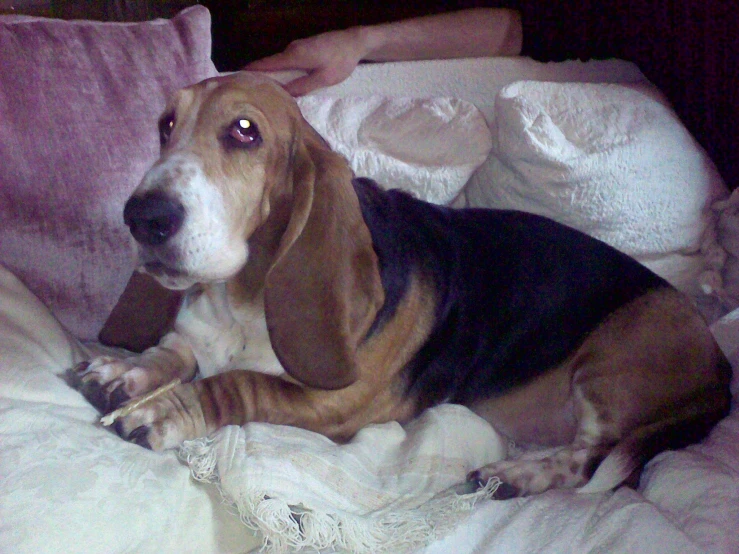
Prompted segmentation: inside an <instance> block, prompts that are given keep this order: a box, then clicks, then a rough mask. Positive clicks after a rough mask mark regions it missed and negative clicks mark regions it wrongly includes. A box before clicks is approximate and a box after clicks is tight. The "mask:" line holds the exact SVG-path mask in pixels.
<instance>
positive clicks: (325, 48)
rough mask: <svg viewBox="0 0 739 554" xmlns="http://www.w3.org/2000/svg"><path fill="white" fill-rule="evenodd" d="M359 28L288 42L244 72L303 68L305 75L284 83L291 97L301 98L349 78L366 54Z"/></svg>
mask: <svg viewBox="0 0 739 554" xmlns="http://www.w3.org/2000/svg"><path fill="white" fill-rule="evenodd" d="M366 51H367V50H366V46H365V44H364V39H363V33H362V29H361V28H360V27H354V28H351V29H346V30H342V31H331V32H328V33H323V34H320V35H315V36H312V37H308V38H305V39H299V40H295V41H293V42H291V43H290V44H289V45H288V46H287V48H285V50H284V51H283V52H281V53H279V54H275V55H273V56H269V57H267V58H263V59H261V60H257V61H254V62H251V63H250V64H247V65H246V67H244V69H245V70H247V71H283V70H290V69H302V70H304V71H306V72H307V75H305V76H303V77H298V78H297V79H294V80H292V81H290V82H289V83H287V84H285V85H284V87H285V89H286V90H287V91H288V92H289V93H290V94H292V95H293V96H303V95H304V94H308V93H309V92H311V91H313V90H315V89H317V88H322V87H328V86H331V85H336V84H338V83H340V82H342V81H343V80H344V79H346V78H347V77H349V75H351V74H352V72H353V71H354V68H355V67H357V64H359V62H360V61H361V60H362V58H363V57H364V55H365V54H366Z"/></svg>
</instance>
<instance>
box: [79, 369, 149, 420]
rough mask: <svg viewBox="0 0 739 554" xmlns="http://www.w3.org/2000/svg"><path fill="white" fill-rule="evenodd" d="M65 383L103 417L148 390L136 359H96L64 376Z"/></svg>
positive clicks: (144, 373)
mask: <svg viewBox="0 0 739 554" xmlns="http://www.w3.org/2000/svg"><path fill="white" fill-rule="evenodd" d="M67 381H68V382H69V384H70V385H72V387H74V388H75V389H77V390H78V391H80V392H81V393H82V395H83V396H84V397H85V398H86V399H87V401H88V402H90V404H92V405H93V406H95V407H96V408H97V409H98V410H99V411H100V412H102V413H107V412H110V411H111V410H115V409H116V408H117V407H118V406H120V405H121V404H123V403H124V402H127V401H128V400H130V399H131V398H133V397H135V396H139V395H142V394H145V393H147V392H149V390H151V387H152V383H151V379H150V378H149V376H148V375H147V370H146V369H145V368H143V367H139V366H137V365H136V358H126V359H120V358H114V357H112V356H99V357H97V358H94V359H93V360H91V361H89V362H82V363H80V364H77V365H76V366H75V367H73V368H72V369H70V370H69V371H68V372H67Z"/></svg>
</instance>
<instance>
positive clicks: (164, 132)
mask: <svg viewBox="0 0 739 554" xmlns="http://www.w3.org/2000/svg"><path fill="white" fill-rule="evenodd" d="M172 129H174V113H168V114H167V115H165V116H164V117H162V119H160V120H159V143H160V144H161V145H162V146H164V145H165V144H167V142H169V137H171V136H172Z"/></svg>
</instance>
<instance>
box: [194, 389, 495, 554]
mask: <svg viewBox="0 0 739 554" xmlns="http://www.w3.org/2000/svg"><path fill="white" fill-rule="evenodd" d="M180 455H181V457H182V459H183V460H186V461H187V463H188V464H189V466H190V469H191V471H192V475H193V477H194V478H195V479H197V480H200V481H206V482H209V483H213V484H215V485H217V486H218V488H219V489H220V491H221V494H222V495H223V497H224V499H226V501H228V502H231V503H232V504H233V505H234V506H235V507H236V508H237V509H238V512H239V515H240V517H241V520H242V521H243V522H244V523H245V524H246V525H247V526H249V527H251V528H252V529H254V530H256V531H259V532H260V533H261V534H262V536H263V538H264V545H263V550H266V551H268V552H294V551H301V550H310V551H315V550H320V549H337V550H345V551H348V552H352V553H362V552H372V553H379V552H392V553H394V554H398V553H401V552H408V551H411V550H414V549H417V548H420V547H422V546H424V545H426V544H428V543H429V542H431V541H432V540H434V539H436V538H438V537H440V536H443V535H444V534H446V533H447V532H448V531H450V530H451V529H452V528H453V527H454V526H455V524H457V523H458V522H459V521H460V519H461V518H462V517H464V516H465V515H466V514H467V513H469V511H470V510H471V509H472V507H473V506H474V505H475V503H476V502H478V501H479V500H481V499H483V498H489V497H490V495H491V494H492V492H494V490H495V488H497V485H494V484H492V483H491V484H490V485H489V486H488V487H487V488H486V489H485V490H481V491H478V492H476V493H469V494H468V493H466V492H465V491H464V487H460V486H459V485H460V483H463V482H464V479H465V476H466V474H467V473H468V472H469V471H471V470H473V469H476V468H477V467H480V466H482V465H484V464H486V463H490V462H493V461H497V460H500V459H502V458H504V457H505V455H506V443H505V442H504V441H503V440H502V439H501V437H500V436H499V435H498V434H497V433H496V432H495V431H494V430H493V429H492V427H491V426H490V425H489V424H488V423H487V422H485V421H484V420H482V419H481V418H479V417H477V416H476V415H474V414H473V413H472V412H471V411H469V410H468V409H466V408H464V407H462V406H457V405H451V404H448V405H442V406H438V407H436V408H433V409H430V410H427V411H426V412H425V413H424V414H423V415H422V416H421V417H420V418H418V419H416V420H414V421H413V422H411V423H409V424H408V425H406V426H405V427H402V426H401V425H399V424H398V423H386V424H382V425H371V426H369V427H367V428H365V429H363V430H361V431H360V432H359V433H358V434H357V435H356V436H355V438H354V439H353V440H352V441H351V442H349V443H347V444H343V445H339V444H336V443H334V442H332V441H330V440H329V439H327V438H326V437H324V436H323V435H319V434H317V433H313V432H311V431H306V430H304V429H298V428H295V427H287V426H278V425H269V424H264V423H249V424H247V425H245V426H244V427H237V426H230V427H226V428H224V429H221V430H220V431H219V432H218V433H216V434H215V435H213V436H212V437H211V438H208V439H198V440H194V441H188V442H186V443H185V444H184V445H183V447H182V450H181V452H180ZM458 492H460V493H459V494H458Z"/></svg>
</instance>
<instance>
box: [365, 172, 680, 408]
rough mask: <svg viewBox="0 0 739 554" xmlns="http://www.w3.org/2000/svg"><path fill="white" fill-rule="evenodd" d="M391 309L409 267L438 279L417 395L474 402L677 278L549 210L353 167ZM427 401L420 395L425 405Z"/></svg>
mask: <svg viewBox="0 0 739 554" xmlns="http://www.w3.org/2000/svg"><path fill="white" fill-rule="evenodd" d="M354 188H355V190H356V192H357V196H358V198H359V202H360V206H361V208H362V214H363V217H364V220H365V222H366V224H367V226H368V227H369V230H370V233H371V235H372V241H373V245H374V248H375V251H376V253H377V256H378V258H379V264H380V272H381V279H382V284H383V287H384V289H385V295H386V301H385V305H384V306H383V308H382V309H381V311H380V313H379V314H378V317H377V319H376V321H375V324H374V326H373V329H372V330H370V333H372V332H373V331H375V330H377V329H379V328H381V327H382V325H383V324H384V323H385V322H386V321H387V320H388V319H389V318H390V317H392V315H393V313H394V310H395V309H396V308H397V306H398V304H399V302H400V300H401V298H402V297H403V294H404V293H405V291H406V290H407V288H408V286H409V283H410V279H411V276H412V275H413V274H415V275H417V276H420V277H421V278H422V279H424V280H430V281H431V282H432V283H433V287H434V290H435V291H436V294H437V302H438V305H437V310H436V319H435V322H434V326H433V331H432V333H431V335H430V337H429V340H428V342H427V343H426V345H425V346H424V347H423V348H422V349H421V351H420V352H419V354H418V355H417V356H416V358H415V359H414V360H413V361H412V363H411V364H410V365H409V367H408V368H407V378H408V382H409V387H410V390H409V391H408V392H409V394H410V395H411V396H416V397H418V398H419V399H424V401H425V402H427V403H428V405H433V404H436V403H439V402H442V401H450V402H459V403H464V404H469V403H470V402H473V401H475V400H478V399H482V398H488V397H491V396H495V395H497V394H500V393H502V392H505V391H506V390H508V389H510V388H511V387H515V386H517V385H521V384H523V383H525V382H527V381H528V380H530V379H532V378H533V377H536V376H537V375H539V374H541V373H543V372H544V371H546V370H547V369H549V368H551V367H552V366H554V365H556V364H558V363H560V362H562V361H563V360H564V359H565V358H566V357H567V356H568V355H569V354H571V353H572V352H573V350H574V349H575V348H576V347H577V346H578V345H579V344H580V343H582V342H583V340H584V339H585V337H586V336H587V334H588V333H589V332H591V331H592V330H593V329H595V327H597V326H598V324H599V323H600V322H601V321H603V319H604V318H606V317H607V316H608V315H609V314H610V313H612V312H613V311H614V310H616V309H617V308H619V307H620V306H623V305H625V304H626V303H628V302H629V301H631V300H634V299H635V298H637V297H639V296H641V295H643V294H644V293H646V292H647V291H649V290H652V289H655V288H659V287H667V286H669V285H668V283H667V282H666V281H664V280H663V279H662V278H660V277H658V276H657V275H655V274H654V273H652V272H651V271H650V270H648V269H647V268H645V267H644V266H642V265H641V264H639V263H638V262H637V261H635V260H634V259H632V258H630V257H629V256H627V255H625V254H623V253H621V252H619V251H618V250H616V249H614V248H612V247H611V246H609V245H607V244H605V243H603V242H601V241H599V240H597V239H594V238H592V237H590V236H588V235H585V234H584V233H582V232H580V231H577V230H575V229H572V228H570V227H567V226H565V225H562V224H559V223H556V222H554V221H552V220H550V219H547V218H544V217H541V216H537V215H533V214H528V213H523V212H516V211H506V210H483V209H461V210H457V209H451V208H445V207H441V206H436V205H433V204H429V203H427V202H423V201H420V200H417V199H414V198H412V197H411V196H410V195H408V194H406V193H404V192H401V191H397V190H392V191H387V192H386V191H383V190H382V189H380V188H379V187H378V186H377V185H376V184H375V183H374V182H372V181H371V180H369V179H355V180H354ZM420 407H423V406H420Z"/></svg>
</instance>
